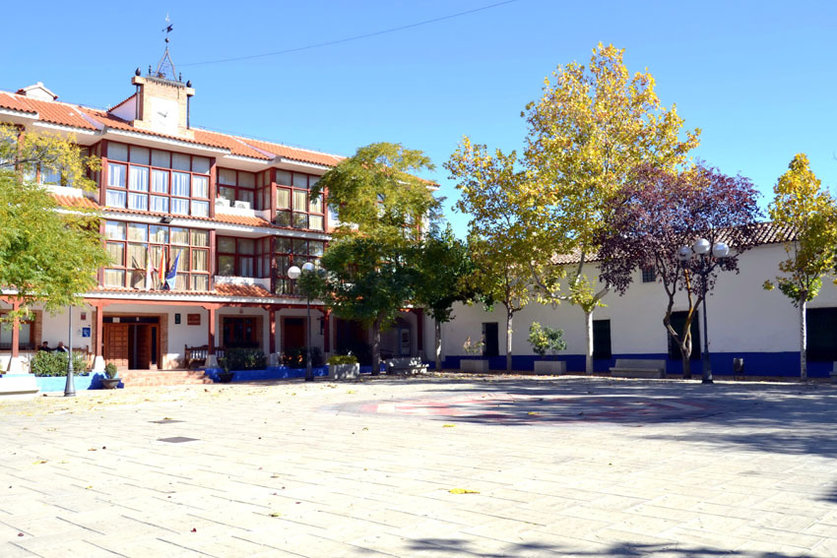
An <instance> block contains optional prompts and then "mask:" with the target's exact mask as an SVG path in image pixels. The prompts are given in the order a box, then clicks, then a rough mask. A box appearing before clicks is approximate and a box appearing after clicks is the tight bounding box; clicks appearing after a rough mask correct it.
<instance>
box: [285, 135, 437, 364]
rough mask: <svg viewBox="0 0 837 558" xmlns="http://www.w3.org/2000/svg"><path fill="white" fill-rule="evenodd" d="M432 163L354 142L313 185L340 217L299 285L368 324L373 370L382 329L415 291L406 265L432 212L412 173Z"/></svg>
mask: <svg viewBox="0 0 837 558" xmlns="http://www.w3.org/2000/svg"><path fill="white" fill-rule="evenodd" d="M432 169H433V165H432V164H431V162H430V159H429V158H427V157H426V156H425V155H424V154H423V153H422V152H421V151H416V150H410V149H406V148H404V147H403V146H401V145H400V144H392V143H375V144H371V145H368V146H366V147H361V148H360V149H358V150H357V152H356V153H355V155H354V156H352V157H351V158H349V159H345V160H343V161H342V162H341V163H340V164H338V165H337V166H336V167H334V168H332V169H331V170H329V171H328V172H326V173H325V174H324V175H323V176H322V178H321V179H320V181H319V183H318V184H317V185H315V186H314V187H312V189H311V196H312V198H317V197H318V196H319V195H320V194H321V193H322V192H327V196H328V204H329V207H331V208H332V209H333V210H334V211H335V212H336V213H337V217H338V219H339V220H340V223H341V225H340V227H338V229H337V230H336V231H335V233H334V240H333V241H332V242H331V243H329V246H328V248H327V249H326V251H325V253H324V254H323V257H322V260H321V263H322V266H323V268H325V272H326V273H325V274H323V275H317V274H308V275H309V276H310V277H308V278H306V279H305V280H303V281H302V283H301V285H302V287H303V289H305V292H307V293H310V294H311V296H312V297H317V298H320V299H322V300H323V302H324V303H325V304H326V306H327V307H329V308H330V309H332V310H333V311H334V313H335V315H337V316H339V317H341V318H345V319H349V320H358V321H360V322H361V323H363V324H364V325H366V326H367V327H371V328H372V338H373V340H372V373H373V374H378V372H379V369H380V361H381V351H380V349H381V331H382V330H383V329H386V328H388V327H389V326H390V325H391V323H392V322H393V321H394V319H395V317H396V316H397V315H398V311H399V310H401V309H402V308H404V307H405V306H407V305H408V304H409V302H410V301H411V300H412V298H413V294H414V284H415V280H416V279H415V276H416V272H415V269H414V268H413V266H412V265H410V262H411V258H412V257H413V254H414V252H415V250H416V247H417V246H418V244H419V243H420V242H421V238H422V234H423V232H424V231H425V230H427V229H428V228H429V226H430V223H431V222H432V221H433V220H434V219H435V218H436V216H437V214H438V207H439V203H438V201H437V200H436V199H435V198H434V197H433V193H432V191H431V189H430V188H431V186H432V184H431V183H430V182H428V181H426V180H423V179H421V178H419V177H418V176H417V174H418V173H421V172H423V171H426V170H432Z"/></svg>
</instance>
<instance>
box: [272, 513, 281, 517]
mask: <svg viewBox="0 0 837 558" xmlns="http://www.w3.org/2000/svg"><path fill="white" fill-rule="evenodd" d="M270 517H282V514H281V513H279V512H273V513H271V514H270Z"/></svg>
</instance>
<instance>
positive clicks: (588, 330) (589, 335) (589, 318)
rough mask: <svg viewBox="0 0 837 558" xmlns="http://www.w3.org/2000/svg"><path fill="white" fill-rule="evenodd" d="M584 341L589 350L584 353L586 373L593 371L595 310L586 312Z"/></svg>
mask: <svg viewBox="0 0 837 558" xmlns="http://www.w3.org/2000/svg"><path fill="white" fill-rule="evenodd" d="M584 341H585V346H586V347H587V351H586V353H585V355H584V373H585V374H588V375H589V374H592V373H593V311H592V310H591V311H590V312H585V313H584Z"/></svg>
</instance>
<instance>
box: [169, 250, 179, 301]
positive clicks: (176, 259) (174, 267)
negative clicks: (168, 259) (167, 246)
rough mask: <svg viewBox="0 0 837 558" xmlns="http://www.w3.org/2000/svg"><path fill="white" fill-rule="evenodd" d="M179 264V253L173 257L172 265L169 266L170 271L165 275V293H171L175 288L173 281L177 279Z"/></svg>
mask: <svg viewBox="0 0 837 558" xmlns="http://www.w3.org/2000/svg"><path fill="white" fill-rule="evenodd" d="M179 263H180V252H178V253H177V255H176V256H175V257H174V263H173V264H171V269H169V271H168V273H166V287H165V289H166V290H167V291H173V290H174V286H175V279H177V264H179Z"/></svg>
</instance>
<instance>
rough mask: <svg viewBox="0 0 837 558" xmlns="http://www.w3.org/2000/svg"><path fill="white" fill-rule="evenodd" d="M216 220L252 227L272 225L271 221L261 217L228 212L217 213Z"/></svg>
mask: <svg viewBox="0 0 837 558" xmlns="http://www.w3.org/2000/svg"><path fill="white" fill-rule="evenodd" d="M214 220H215V221H220V222H221V223H229V224H231V225H247V226H252V227H271V226H272V225H271V224H270V222H269V221H267V220H265V219H262V218H261V217H250V216H249V215H229V214H227V213H216V214H215V219H214Z"/></svg>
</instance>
